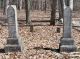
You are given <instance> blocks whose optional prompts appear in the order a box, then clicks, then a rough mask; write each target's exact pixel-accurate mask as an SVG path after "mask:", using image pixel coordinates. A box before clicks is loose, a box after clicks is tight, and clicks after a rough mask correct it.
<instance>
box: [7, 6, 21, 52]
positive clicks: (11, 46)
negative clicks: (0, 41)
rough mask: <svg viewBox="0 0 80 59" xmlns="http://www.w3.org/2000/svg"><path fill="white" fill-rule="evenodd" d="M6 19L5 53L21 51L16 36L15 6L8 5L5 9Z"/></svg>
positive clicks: (17, 36)
mask: <svg viewBox="0 0 80 59" xmlns="http://www.w3.org/2000/svg"><path fill="white" fill-rule="evenodd" d="M7 19H8V32H9V37H8V39H7V44H6V46H5V52H18V51H21V47H20V44H19V34H18V22H17V10H16V6H15V5H9V6H8V7H7Z"/></svg>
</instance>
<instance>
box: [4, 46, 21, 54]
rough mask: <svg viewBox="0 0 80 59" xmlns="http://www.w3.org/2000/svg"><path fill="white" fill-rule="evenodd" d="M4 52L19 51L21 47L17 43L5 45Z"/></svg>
mask: <svg viewBox="0 0 80 59" xmlns="http://www.w3.org/2000/svg"><path fill="white" fill-rule="evenodd" d="M4 49H5V52H6V53H7V52H21V47H20V46H19V45H6V46H5V48H4Z"/></svg>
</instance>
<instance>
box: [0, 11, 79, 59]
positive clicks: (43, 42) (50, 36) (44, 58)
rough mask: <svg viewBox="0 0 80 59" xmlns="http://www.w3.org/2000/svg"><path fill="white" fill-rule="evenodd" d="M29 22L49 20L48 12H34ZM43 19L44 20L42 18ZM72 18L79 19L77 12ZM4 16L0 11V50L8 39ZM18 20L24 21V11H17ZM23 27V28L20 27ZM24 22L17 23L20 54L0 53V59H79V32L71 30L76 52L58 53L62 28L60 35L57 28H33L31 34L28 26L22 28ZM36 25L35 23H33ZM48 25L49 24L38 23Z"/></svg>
mask: <svg viewBox="0 0 80 59" xmlns="http://www.w3.org/2000/svg"><path fill="white" fill-rule="evenodd" d="M30 17H31V18H30V19H31V20H49V19H50V12H46V13H45V11H43V12H41V11H34V12H31V14H30ZM44 17H45V18H44ZM72 17H73V18H78V19H79V17H80V16H79V12H73V16H72ZM6 20H7V19H6V16H5V15H3V14H2V11H0V48H4V46H5V44H6V40H7V38H8V35H9V33H8V27H7V26H3V24H6V23H7V21H6ZM18 20H25V12H24V10H22V11H18ZM20 24H21V25H23V26H20ZM24 24H26V22H24V21H23V22H22V21H20V22H19V35H20V38H21V41H22V44H21V45H22V47H23V48H22V52H18V53H8V54H7V53H0V59H79V58H80V39H79V38H80V32H79V31H77V30H75V29H72V37H73V39H74V40H75V45H76V47H77V52H73V53H59V52H58V50H57V51H56V49H58V48H59V42H60V38H61V37H62V35H63V27H59V28H61V30H60V33H57V28H58V26H34V27H33V28H34V30H33V32H30V27H29V26H24ZM35 24H37V23H35ZM40 24H45V25H47V24H50V23H48V22H47V23H43V22H42V23H40Z"/></svg>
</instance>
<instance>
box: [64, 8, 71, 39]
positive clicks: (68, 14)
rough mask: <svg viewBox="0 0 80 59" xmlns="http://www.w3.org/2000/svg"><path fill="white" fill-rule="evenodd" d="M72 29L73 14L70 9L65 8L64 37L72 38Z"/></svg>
mask: <svg viewBox="0 0 80 59" xmlns="http://www.w3.org/2000/svg"><path fill="white" fill-rule="evenodd" d="M71 29H72V14H71V9H70V7H67V8H65V10H64V32H63V37H65V38H70V37H71Z"/></svg>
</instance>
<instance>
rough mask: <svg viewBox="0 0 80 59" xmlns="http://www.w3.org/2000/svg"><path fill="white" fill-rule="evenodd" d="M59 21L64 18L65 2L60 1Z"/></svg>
mask: <svg viewBox="0 0 80 59" xmlns="http://www.w3.org/2000/svg"><path fill="white" fill-rule="evenodd" d="M58 8H59V19H61V18H63V10H64V9H63V0H58Z"/></svg>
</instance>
